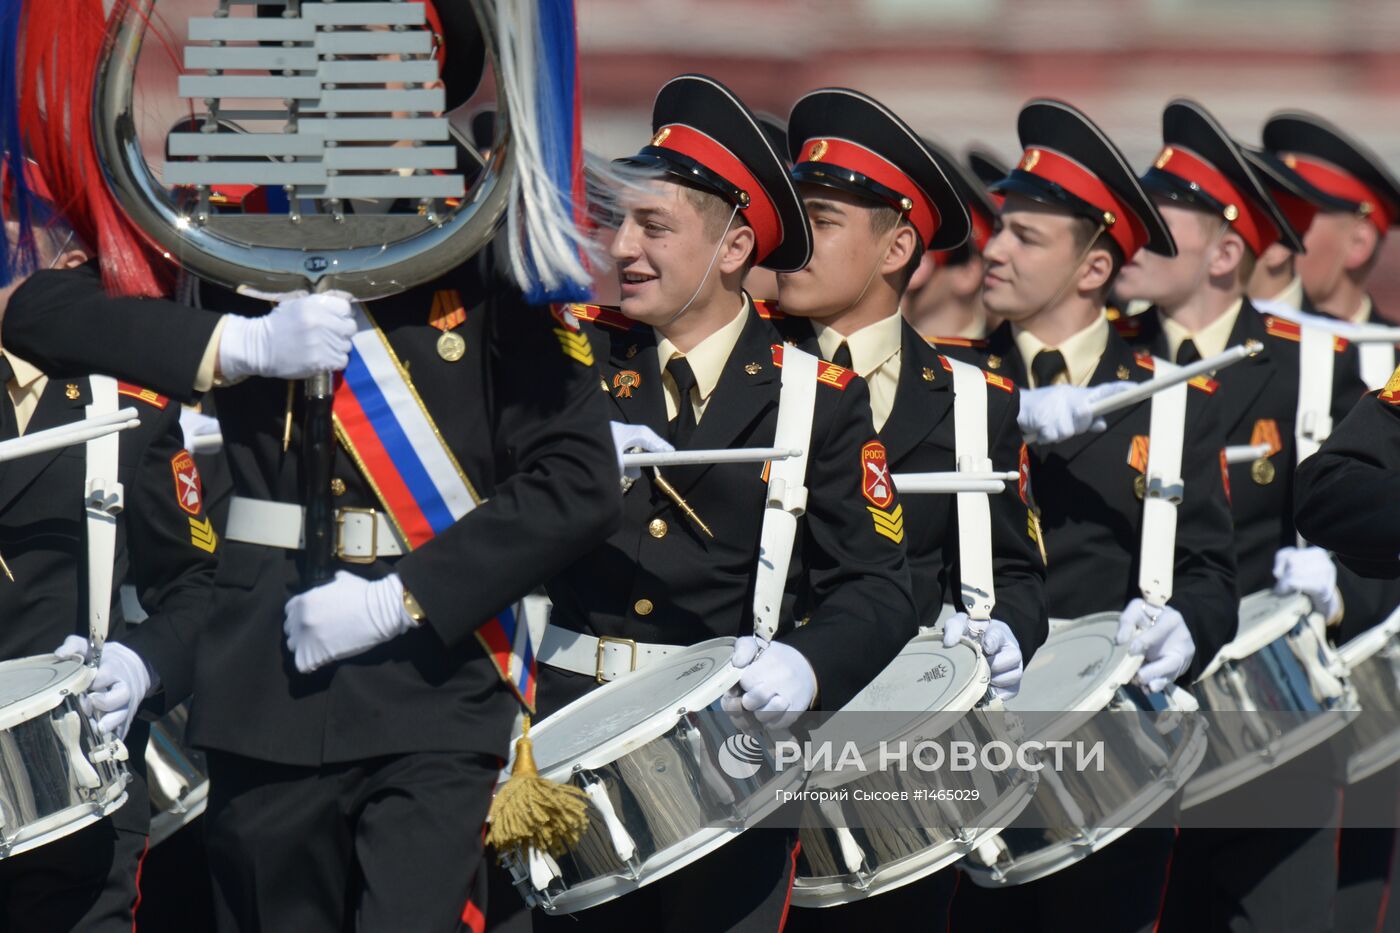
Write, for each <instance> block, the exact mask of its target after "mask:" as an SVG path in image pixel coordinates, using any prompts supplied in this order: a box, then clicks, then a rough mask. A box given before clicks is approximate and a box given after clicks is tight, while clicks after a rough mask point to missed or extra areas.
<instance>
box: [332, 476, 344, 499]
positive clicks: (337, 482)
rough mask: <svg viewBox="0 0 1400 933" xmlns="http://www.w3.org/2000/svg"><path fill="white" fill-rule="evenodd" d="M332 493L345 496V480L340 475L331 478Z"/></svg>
mask: <svg viewBox="0 0 1400 933" xmlns="http://www.w3.org/2000/svg"><path fill="white" fill-rule="evenodd" d="M331 495H333V496H343V495H345V480H343V479H341V478H340V477H339V476H337V477H336V478H335V479H333V480H331Z"/></svg>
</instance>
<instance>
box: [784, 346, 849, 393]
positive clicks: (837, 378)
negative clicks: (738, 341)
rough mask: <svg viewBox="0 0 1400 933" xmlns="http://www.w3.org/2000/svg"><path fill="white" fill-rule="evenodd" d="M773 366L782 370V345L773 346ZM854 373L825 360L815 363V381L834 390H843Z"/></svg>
mask: <svg viewBox="0 0 1400 933" xmlns="http://www.w3.org/2000/svg"><path fill="white" fill-rule="evenodd" d="M773 365H774V366H776V367H778V368H779V369H782V368H783V345H782V344H780V343H775V344H773ZM855 375H856V374H855V371H854V370H850V369H846V368H845V367H844V366H837V365H836V364H835V363H828V362H826V361H825V360H818V361H817V381H818V382H820V383H822V384H823V385H829V386H831V387H832V388H835V389H844V388H846V386H847V385H849V384H850V382H851V380H852V379H854V378H855Z"/></svg>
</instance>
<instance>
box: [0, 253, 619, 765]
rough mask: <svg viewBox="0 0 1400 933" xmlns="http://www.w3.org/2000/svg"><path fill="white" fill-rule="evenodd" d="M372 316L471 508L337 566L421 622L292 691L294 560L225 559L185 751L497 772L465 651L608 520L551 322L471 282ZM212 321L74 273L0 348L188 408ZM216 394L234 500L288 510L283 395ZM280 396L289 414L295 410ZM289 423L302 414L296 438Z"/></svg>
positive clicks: (473, 268) (603, 431)
mask: <svg viewBox="0 0 1400 933" xmlns="http://www.w3.org/2000/svg"><path fill="white" fill-rule="evenodd" d="M439 292H447V293H448V294H446V295H442V296H438V295H437V293H439ZM435 299H437V300H441V301H450V302H460V306H461V307H462V308H464V309H466V320H465V322H463V323H462V324H460V325H458V327H457V331H458V333H460V334H461V336H462V337H464V338H465V340H466V354H465V356H464V357H463V358H462V359H460V360H458V361H457V362H448V361H446V360H444V359H443V358H442V357H440V356H439V354H438V353H437V350H436V345H437V340H438V338H439V336H440V333H439V331H438V330H437V329H436V328H435V327H433V326H430V324H429V318H430V314H431V311H432V308H433V305H434V301H435ZM219 300H220V301H221V303H223V304H225V305H231V304H234V303H236V302H237V301H238V300H239V299H235V298H233V297H231V296H228V295H226V294H224V295H220V298H219ZM40 308H43V309H45V310H50V311H51V310H52V309H63V310H62V311H61V313H49V314H42V313H40V312H39V309H40ZM241 310H244V311H246V312H249V313H261V312H263V311H265V310H266V305H265V304H261V303H260V304H257V305H253V304H249V305H248V306H247V307H246V308H243V309H241ZM369 310H370V312H371V313H372V314H373V316H374V318H375V320H376V321H377V322H378V324H379V326H380V327H381V328H382V329H383V331H384V333H385V334H386V336H387V337H388V340H389V343H390V345H391V346H392V348H393V350H394V352H395V353H396V354H397V355H398V357H399V359H400V360H401V361H402V363H403V365H404V366H405V368H406V369H407V371H408V374H409V376H410V378H411V379H412V381H413V384H414V385H415V386H416V388H417V390H418V392H419V394H420V396H421V397H422V399H423V402H424V404H425V406H426V408H427V409H428V411H429V412H430V413H431V414H432V416H433V418H434V420H435V421H436V423H437V426H438V429H439V430H440V431H441V433H442V436H443V438H444V439H445V440H446V442H447V443H448V445H449V446H450V447H451V449H452V450H453V452H454V453H455V454H456V457H457V460H458V462H459V463H460V464H461V466H462V468H463V470H464V472H465V473H466V475H467V477H468V478H469V479H470V480H471V481H472V483H473V485H474V487H475V489H476V490H477V492H478V493H479V494H480V495H481V496H482V497H483V498H484V499H485V500H486V501H485V502H484V503H483V504H482V505H481V506H480V507H479V508H477V509H475V510H474V511H472V512H471V513H469V514H468V515H467V516H465V517H464V518H463V519H461V520H460V521H458V522H457V523H456V524H454V525H453V526H452V527H451V528H449V529H448V530H447V531H445V532H443V533H442V534H440V535H439V536H438V537H436V538H434V539H433V540H432V541H430V542H428V543H427V544H425V545H423V546H422V547H420V548H418V549H417V550H415V551H414V552H412V553H411V554H408V555H405V556H403V557H401V558H394V559H381V560H379V561H377V562H375V563H374V564H372V565H351V564H345V565H344V567H345V569H347V570H351V571H352V572H355V573H359V574H362V575H364V576H366V577H376V578H377V577H381V576H384V575H386V574H388V573H390V572H397V573H398V574H399V575H400V577H401V578H402V580H403V582H404V586H405V588H406V589H407V590H408V591H409V592H410V593H412V594H413V595H414V596H415V597H416V598H417V600H418V602H419V603H420V604H421V605H422V607H423V609H424V612H425V613H426V615H427V620H428V621H427V623H425V624H424V625H423V626H422V627H420V628H418V629H415V630H413V631H411V632H409V633H407V634H405V635H403V636H400V637H398V638H396V639H393V640H392V641H390V642H388V643H386V644H383V645H380V646H378V647H376V648H373V649H371V650H370V651H367V652H365V653H364V654H361V655H358V656H356V657H353V658H348V659H346V660H344V661H341V662H338V663H334V664H331V665H328V666H327V667H325V668H323V669H321V670H319V671H316V672H314V673H311V674H301V673H298V672H297V670H296V668H295V666H294V664H293V663H292V658H291V655H290V653H289V652H288V651H287V648H286V639H285V637H284V636H283V631H282V624H283V620H284V618H285V610H284V606H285V604H286V601H287V599H288V598H289V597H290V596H291V595H293V594H294V593H296V592H297V591H299V590H300V589H301V584H300V580H299V566H298V565H299V561H298V555H299V553H300V552H297V551H290V550H282V549H280V548H271V547H264V546H260V545H254V544H247V543H241V542H227V543H226V544H225V546H224V548H223V554H222V555H221V559H220V561H219V568H218V575H217V578H216V580H215V595H214V601H213V606H212V607H211V610H210V614H209V618H208V621H207V624H206V626H205V629H204V631H203V633H202V635H201V640H200V644H199V650H198V651H197V652H195V657H194V664H193V668H194V674H193V683H192V689H193V693H194V694H195V703H194V708H193V712H192V719H191V733H192V737H193V740H194V742H195V743H196V744H198V745H202V746H206V747H211V748H217V749H221V750H224V751H229V752H234V753H237V754H242V755H247V756H250V757H255V758H260V759H264V760H269V761H276V762H282V763H286V764H297V765H317V764H321V763H325V762H337V761H349V760H356V759H362V758H367V757H371V756H377V755H386V754H397V753H405V752H414V751H439V750H441V751H454V750H470V751H487V752H493V753H497V754H504V752H505V750H506V743H507V741H508V738H509V731H510V724H511V718H512V714H513V710H514V708H515V706H514V702H513V700H512V696H511V694H510V693H509V692H508V689H507V688H506V687H505V686H504V685H503V683H502V682H501V681H500V679H499V677H498V676H497V674H496V672H495V669H494V667H493V666H492V664H491V662H490V660H489V659H488V658H487V656H486V654H485V653H484V652H483V650H482V649H481V648H480V647H479V645H478V642H477V641H476V639H475V638H474V637H473V636H474V632H475V631H476V629H477V628H478V627H479V626H480V625H482V624H483V623H484V622H485V621H487V620H488V619H489V618H491V617H492V616H493V615H494V614H495V613H497V612H500V611H501V610H502V609H504V608H506V607H507V606H509V605H510V604H511V603H513V602H514V601H515V600H516V599H519V598H520V597H521V596H523V595H524V594H526V593H528V592H529V591H530V590H531V588H532V587H534V586H535V585H537V584H538V583H540V582H541V581H542V580H543V579H544V578H545V577H547V576H548V575H550V574H552V573H554V572H557V571H558V570H559V569H561V568H562V567H564V566H565V565H566V564H567V563H568V562H569V561H571V560H572V559H574V558H575V557H577V556H578V555H579V554H580V553H581V552H583V551H584V550H586V549H587V548H588V547H590V546H591V545H592V544H593V543H594V542H596V541H597V540H598V539H599V538H601V537H602V536H603V535H605V534H606V533H607V532H608V531H610V530H611V529H612V528H613V527H615V525H616V522H617V520H618V485H617V466H616V461H615V455H614V453H613V450H612V445H611V442H610V440H609V437H608V429H607V425H606V424H605V423H604V422H605V418H606V411H605V408H606V403H605V402H604V400H603V399H602V398H601V397H600V395H601V393H599V392H598V389H597V385H598V374H597V370H596V369H595V367H594V365H593V362H592V358H591V354H590V353H589V352H588V350H587V346H586V344H583V345H579V344H578V343H577V342H575V341H574V340H572V338H561V337H560V336H559V335H558V334H556V333H555V332H554V331H555V330H556V329H560V328H561V327H563V324H562V322H560V321H557V320H556V319H555V318H553V317H552V316H551V315H550V313H549V311H548V309H546V308H535V307H528V306H526V305H524V304H523V303H522V301H521V300H520V297H519V294H518V293H517V292H515V291H514V290H512V289H510V288H508V287H506V286H504V285H502V284H500V283H499V281H498V280H496V279H494V278H493V277H492V276H491V275H490V274H489V272H488V271H487V270H485V269H484V268H483V266H482V264H481V263H479V262H472V263H469V264H466V265H464V266H462V267H461V268H459V269H458V270H456V271H455V272H454V273H452V274H451V275H449V276H446V277H444V278H443V279H441V280H439V281H438V282H436V283H434V284H432V285H428V286H423V287H419V288H415V289H413V290H410V291H408V292H405V293H403V294H401V295H398V296H395V297H393V298H387V299H383V300H381V301H377V302H374V303H373V304H372V305H370V306H369ZM216 320H217V315H215V314H212V313H209V312H202V311H198V310H194V309H190V308H187V307H184V306H181V305H177V304H174V303H170V302H164V301H139V300H113V299H110V298H108V297H107V296H105V295H104V294H103V292H102V289H101V286H100V284H99V282H98V279H97V276H96V273H95V272H94V271H92V270H91V269H82V270H78V271H75V272H65V273H57V272H53V273H39V274H37V275H35V276H34V277H33V278H31V279H30V281H29V282H28V283H26V284H25V285H24V286H23V287H22V288H21V289H20V290H18V291H17V292H16V293H15V295H14V296H13V298H12V299H11V303H10V307H9V311H8V313H7V315H6V320H5V322H4V323H5V327H6V329H5V332H4V339H5V341H6V343H7V344H8V345H10V346H13V347H14V348H15V349H16V351H17V352H19V353H21V354H22V355H24V356H26V358H29V359H33V360H35V361H36V362H42V364H43V365H44V366H45V367H46V368H49V369H52V370H54V371H65V370H67V371H72V370H75V369H82V368H89V369H96V368H99V367H101V368H104V369H106V370H108V371H112V372H114V373H115V374H116V375H118V376H121V377H126V378H135V377H138V376H139V377H142V378H144V379H145V381H146V383H147V384H153V385H155V386H156V387H157V388H160V389H161V390H162V391H167V392H170V393H172V394H176V395H179V396H181V397H185V398H188V397H190V396H191V395H192V390H193V380H194V375H195V373H196V371H197V369H198V364H199V359H200V356H201V355H202V353H203V351H204V348H205V345H206V344H207V342H208V340H209V337H210V335H211V333H212V331H213V329H214V326H215V324H216ZM75 335H76V337H75ZM216 394H217V397H218V410H219V419H220V422H221V424H222V427H223V434H224V451H225V454H226V456H227V458H228V462H229V466H230V469H231V471H232V473H233V480H234V485H235V488H236V491H237V493H238V495H240V496H246V497H251V498H256V499H270V500H276V501H281V502H298V501H299V500H300V498H301V496H302V486H301V479H300V476H299V465H300V464H299V461H300V457H299V451H300V448H301V440H300V433H299V430H298V429H296V428H294V430H293V434H292V438H291V444H290V446H289V447H288V449H287V450H286V451H285V452H284V451H283V444H282V432H283V415H284V411H285V404H286V399H287V384H286V383H285V382H283V381H280V380H272V379H261V378H253V379H248V380H245V381H243V382H241V383H239V384H237V385H234V386H231V387H229V388H224V389H219V390H217V392H216ZM294 395H295V396H296V397H297V398H298V403H297V404H298V407H300V401H299V399H300V396H301V392H300V391H299V390H298V391H297V392H295V393H294ZM300 421H301V416H300V412H299V411H298V413H297V416H296V417H295V418H294V419H293V423H294V426H295V425H299V424H300ZM334 475H335V477H336V478H337V479H339V480H341V481H342V482H343V483H344V488H345V491H344V493H343V494H341V495H340V496H338V497H337V498H336V500H335V501H336V505H337V506H339V507H345V506H350V507H360V508H375V507H378V506H379V502H378V500H377V498H376V496H375V494H374V492H373V490H372V489H371V488H370V486H369V484H368V482H367V481H366V480H365V478H364V477H363V476H362V475H361V473H360V471H359V469H358V468H357V467H356V465H355V464H354V462H353V461H352V460H351V459H350V458H349V457H348V456H347V455H346V454H345V452H344V451H343V449H341V450H339V451H338V453H337V458H336V463H335V474H334ZM334 488H338V484H333V489H334Z"/></svg>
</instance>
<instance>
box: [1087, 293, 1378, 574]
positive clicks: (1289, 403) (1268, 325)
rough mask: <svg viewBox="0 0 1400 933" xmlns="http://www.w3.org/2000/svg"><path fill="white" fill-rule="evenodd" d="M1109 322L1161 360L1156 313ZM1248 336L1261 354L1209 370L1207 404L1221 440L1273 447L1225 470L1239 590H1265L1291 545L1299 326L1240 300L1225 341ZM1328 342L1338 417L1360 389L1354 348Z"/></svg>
mask: <svg viewBox="0 0 1400 933" xmlns="http://www.w3.org/2000/svg"><path fill="white" fill-rule="evenodd" d="M1114 326H1115V327H1116V328H1117V329H1118V333H1119V334H1120V335H1121V336H1122V337H1123V338H1124V339H1126V340H1127V341H1128V343H1129V344H1131V345H1132V346H1133V347H1134V348H1135V349H1139V350H1147V351H1148V352H1149V353H1152V354H1154V355H1156V356H1160V357H1163V358H1168V357H1169V354H1168V344H1167V338H1166V334H1165V333H1164V332H1163V330H1162V323H1161V318H1160V317H1159V316H1158V313H1157V312H1156V311H1148V312H1147V313H1145V314H1139V315H1135V316H1133V317H1125V318H1119V319H1118V320H1117V321H1115V322H1114ZM1249 340H1257V341H1259V342H1260V343H1262V344H1263V345H1264V352H1263V353H1260V354H1259V355H1257V356H1253V357H1250V358H1249V359H1246V360H1241V361H1240V362H1238V363H1236V364H1234V365H1233V366H1229V367H1227V368H1225V369H1222V370H1220V371H1219V372H1218V373H1216V374H1215V379H1216V381H1217V382H1219V383H1220V388H1219V389H1217V390H1216V393H1215V400H1214V402H1213V404H1212V407H1213V408H1214V409H1215V411H1216V413H1217V416H1218V418H1219V420H1220V422H1221V424H1223V425H1224V427H1225V443H1226V444H1227V445H1229V446H1240V445H1247V444H1254V443H1259V442H1262V441H1263V440H1267V439H1275V440H1277V442H1278V445H1279V446H1278V448H1277V449H1276V450H1274V452H1273V453H1271V454H1270V455H1269V457H1268V458H1267V459H1268V466H1267V467H1266V466H1262V465H1260V466H1256V465H1255V464H1254V463H1237V464H1233V465H1231V466H1230V468H1229V470H1230V509H1231V512H1232V513H1233V514H1234V519H1235V559H1236V560H1237V561H1238V563H1239V589H1240V592H1241V593H1253V592H1255V591H1257V590H1263V589H1269V588H1271V587H1272V586H1273V584H1274V573H1273V569H1274V554H1275V552H1276V551H1278V549H1279V548H1281V547H1292V546H1294V545H1296V544H1297V543H1298V542H1297V528H1296V527H1295V526H1294V522H1293V509H1292V501H1293V476H1294V469H1295V466H1296V461H1297V456H1298V453H1297V444H1296V442H1295V440H1294V434H1293V432H1294V426H1295V423H1296V420H1297V419H1296V413H1297V409H1298V380H1299V370H1298V366H1299V352H1298V351H1299V329H1298V326H1297V325H1296V324H1294V323H1292V322H1290V321H1285V320H1282V319H1279V318H1275V317H1271V316H1269V315H1265V314H1260V313H1259V312H1258V311H1256V310H1255V309H1254V306H1253V305H1251V304H1250V303H1249V301H1248V300H1246V301H1245V302H1244V305H1243V306H1242V307H1241V308H1240V313H1239V317H1238V318H1237V319H1236V320H1235V326H1234V329H1233V330H1231V331H1230V339H1229V342H1228V343H1227V344H1226V346H1230V347H1234V346H1240V345H1242V344H1244V343H1245V342H1246V341H1249ZM1334 346H1335V347H1336V351H1337V352H1336V353H1335V359H1334V362H1333V370H1332V417H1333V419H1334V420H1335V421H1337V422H1340V421H1341V420H1342V418H1344V417H1345V416H1346V413H1347V412H1348V411H1350V410H1351V407H1352V406H1353V405H1354V404H1356V401H1357V399H1359V398H1360V397H1361V395H1362V393H1364V392H1365V391H1366V386H1365V384H1364V383H1362V381H1361V374H1360V370H1359V369H1358V364H1357V356H1356V350H1355V348H1353V347H1350V346H1348V345H1347V344H1346V342H1345V341H1342V340H1338V341H1335V342H1334Z"/></svg>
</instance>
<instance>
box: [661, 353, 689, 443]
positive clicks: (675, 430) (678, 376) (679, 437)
mask: <svg viewBox="0 0 1400 933" xmlns="http://www.w3.org/2000/svg"><path fill="white" fill-rule="evenodd" d="M666 372H668V373H670V374H671V378H672V379H674V380H675V381H676V388H677V389H678V390H679V391H680V398H678V399H677V400H676V417H675V418H674V419H673V420H672V421H671V438H670V439H671V443H672V444H675V445H676V446H677V447H680V446H683V445H684V444H685V443H686V442H687V441H689V440H690V435H692V434H694V433H695V405H694V404H693V403H692V402H691V400H690V390H691V389H693V388H695V371H694V370H693V369H691V368H690V363H689V361H687V360H686V358H685V357H683V356H675V357H672V358H671V361H670V362H669V363H667V364H666Z"/></svg>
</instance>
